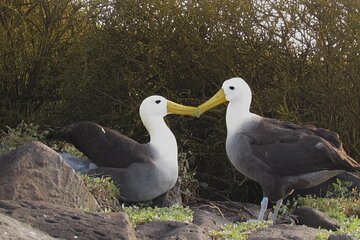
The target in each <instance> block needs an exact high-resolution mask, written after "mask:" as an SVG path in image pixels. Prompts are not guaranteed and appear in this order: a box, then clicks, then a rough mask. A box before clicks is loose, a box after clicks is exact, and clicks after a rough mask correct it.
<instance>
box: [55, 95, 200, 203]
mask: <svg viewBox="0 0 360 240" xmlns="http://www.w3.org/2000/svg"><path fill="white" fill-rule="evenodd" d="M195 110H196V108H194V107H189V106H184V105H181V104H177V103H174V102H172V101H169V100H167V99H165V98H164V97H161V96H157V95H155V96H150V97H147V98H146V99H145V100H144V101H143V102H142V103H141V105H140V111H139V112H140V117H141V120H142V123H143V124H144V126H145V128H146V129H147V131H148V132H149V135H150V141H149V142H148V143H146V144H140V143H138V142H137V141H135V140H133V139H131V138H129V137H127V136H125V135H123V134H121V133H120V132H118V131H116V130H114V129H110V128H107V127H102V126H100V125H99V124H96V123H94V122H78V123H73V124H71V125H69V126H67V127H64V128H62V129H61V130H60V131H59V132H58V133H57V134H56V136H55V138H56V139H61V140H65V141H66V142H69V143H71V144H73V145H74V146H75V147H76V148H77V149H79V150H80V151H81V152H83V153H84V154H85V156H87V157H88V158H89V159H90V160H91V161H92V162H93V163H95V164H96V166H97V167H98V169H96V171H97V172H103V173H105V174H107V175H110V176H111V177H112V179H113V180H114V182H115V183H116V185H117V187H118V188H119V190H120V193H121V197H122V199H123V200H124V201H127V202H143V201H149V200H152V199H154V198H156V197H158V196H160V195H161V194H163V193H165V192H167V191H168V190H170V189H171V188H172V187H173V186H174V185H175V183H176V180H177V177H178V161H177V160H178V151H177V142H176V139H175V136H174V134H173V133H172V132H171V130H170V129H169V127H168V126H167V125H166V123H165V121H164V117H165V116H166V115H167V114H178V115H190V116H195V115H194V114H195Z"/></svg>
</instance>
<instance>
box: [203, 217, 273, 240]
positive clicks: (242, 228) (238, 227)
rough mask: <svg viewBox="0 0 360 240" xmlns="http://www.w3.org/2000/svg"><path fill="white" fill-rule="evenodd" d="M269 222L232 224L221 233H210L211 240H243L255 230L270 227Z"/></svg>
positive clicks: (223, 228)
mask: <svg viewBox="0 0 360 240" xmlns="http://www.w3.org/2000/svg"><path fill="white" fill-rule="evenodd" d="M271 224H272V222H271V221H261V222H258V221H254V222H240V223H234V224H226V225H224V226H223V227H222V230H221V231H212V232H211V233H210V236H211V237H212V239H221V240H245V239H247V235H248V234H249V233H251V232H253V231H255V230H257V229H260V228H265V227H267V226H269V225H271Z"/></svg>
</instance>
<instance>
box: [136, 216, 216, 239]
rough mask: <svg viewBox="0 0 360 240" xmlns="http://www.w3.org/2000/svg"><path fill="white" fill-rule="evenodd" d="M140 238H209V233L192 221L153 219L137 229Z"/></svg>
mask: <svg viewBox="0 0 360 240" xmlns="http://www.w3.org/2000/svg"><path fill="white" fill-rule="evenodd" d="M136 232H137V236H138V239H141V240H150V239H158V240H170V239H172V240H173V239H177V240H207V239H210V236H209V235H208V233H207V232H206V231H205V230H204V229H202V228H201V227H199V226H197V225H195V224H192V223H183V222H176V221H153V222H149V223H146V224H144V225H141V226H139V227H138V228H137V229H136Z"/></svg>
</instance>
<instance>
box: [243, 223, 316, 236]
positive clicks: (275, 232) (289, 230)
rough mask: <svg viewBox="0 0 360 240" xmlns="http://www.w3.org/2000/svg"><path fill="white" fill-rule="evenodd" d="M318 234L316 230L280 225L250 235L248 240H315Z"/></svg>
mask: <svg viewBox="0 0 360 240" xmlns="http://www.w3.org/2000/svg"><path fill="white" fill-rule="evenodd" d="M318 233H319V232H318V230H317V229H315V228H309V227H306V226H296V225H288V224H278V225H272V226H269V227H267V228H262V229H258V230H256V231H254V232H252V233H250V234H249V235H248V240H289V239H292V240H313V239H315V238H316V236H317V235H318Z"/></svg>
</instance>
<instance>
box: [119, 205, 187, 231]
mask: <svg viewBox="0 0 360 240" xmlns="http://www.w3.org/2000/svg"><path fill="white" fill-rule="evenodd" d="M124 212H126V213H127V214H128V215H129V218H130V221H131V223H132V225H133V226H134V227H136V226H138V225H141V224H144V223H147V222H151V221H155V220H162V221H166V220H170V221H179V222H192V219H193V211H192V210H191V209H190V208H189V207H183V206H179V205H174V206H171V207H163V208H158V207H154V208H152V207H138V206H131V207H124Z"/></svg>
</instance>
